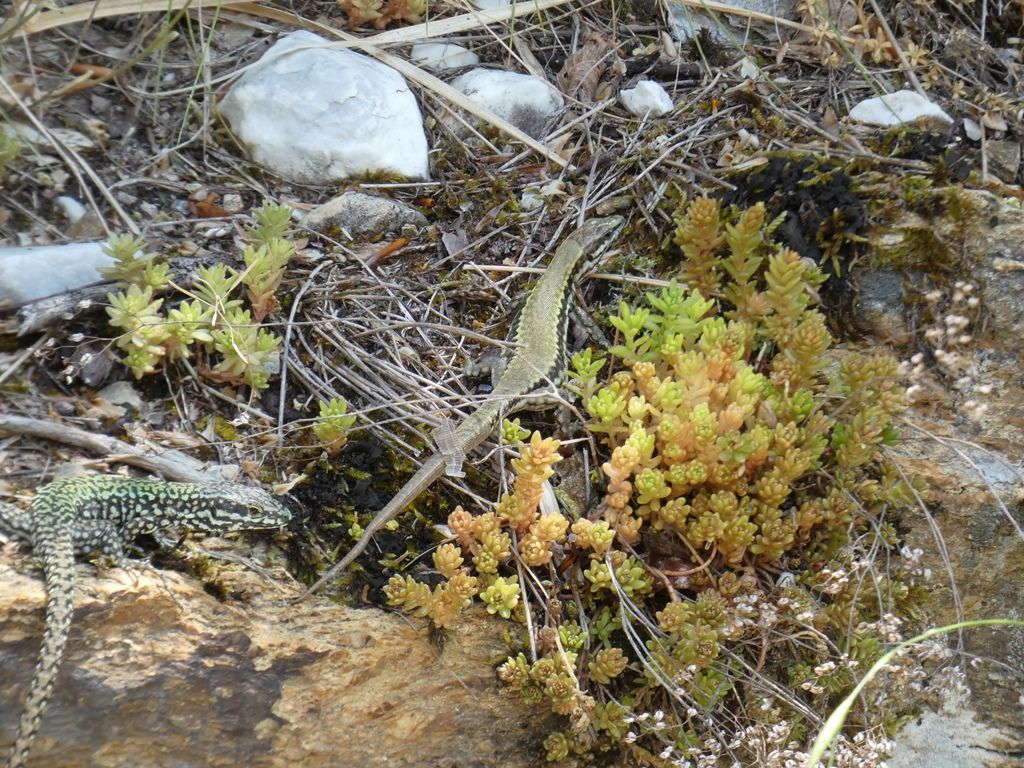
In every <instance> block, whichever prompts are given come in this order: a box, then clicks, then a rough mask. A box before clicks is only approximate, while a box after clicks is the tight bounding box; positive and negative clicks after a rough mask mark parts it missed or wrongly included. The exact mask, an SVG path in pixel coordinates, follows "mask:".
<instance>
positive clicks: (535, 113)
mask: <svg viewBox="0 0 1024 768" xmlns="http://www.w3.org/2000/svg"><path fill="white" fill-rule="evenodd" d="M451 86H452V88H454V89H455V90H457V91H460V92H462V93H463V94H465V95H466V97H467V98H468V99H469V100H470V101H472V102H474V103H475V104H478V105H480V106H481V107H484V108H485V109H488V110H490V111H491V112H493V113H494V114H496V115H497V116H498V117H500V118H503V119H505V120H507V121H508V122H510V123H512V125H514V126H515V127H516V128H518V129H520V130H521V131H523V132H525V133H527V134H529V135H530V136H532V137H534V138H537V137H538V136H542V135H543V134H544V129H545V126H546V123H547V121H548V120H549V119H550V118H551V117H553V116H554V115H556V114H557V113H558V112H559V111H560V110H561V109H562V107H563V106H564V104H565V100H564V99H563V98H562V94H560V93H559V92H558V91H557V90H555V88H554V87H553V86H552V85H551V84H550V83H548V82H547V81H545V80H541V79H540V78H537V77H534V76H533V75H520V74H518V73H516V72H506V71H504V70H501V69H484V68H479V69H472V70H470V71H469V72H466V73H465V74H463V75H459V76H458V77H457V78H455V79H454V80H452V82H451Z"/></svg>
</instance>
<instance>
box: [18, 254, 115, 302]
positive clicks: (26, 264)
mask: <svg viewBox="0 0 1024 768" xmlns="http://www.w3.org/2000/svg"><path fill="white" fill-rule="evenodd" d="M104 245H105V243H104V242H95V243H63V244H60V245H35V246H29V247H27V248H0V306H2V305H4V304H6V303H10V304H22V303H24V302H26V301H35V300H36V299H41V298H43V297H44V296H53V295H54V294H58V293H63V292H64V291H67V290H71V289H73V288H81V287H82V286H83V285H88V284H89V283H95V282H97V281H98V280H103V279H104V278H103V275H101V274H100V272H99V270H100V268H101V267H109V266H112V265H113V264H114V259H112V258H111V257H110V256H108V255H107V254H105V253H104V252H103V246H104Z"/></svg>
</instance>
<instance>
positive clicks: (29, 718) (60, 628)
mask: <svg viewBox="0 0 1024 768" xmlns="http://www.w3.org/2000/svg"><path fill="white" fill-rule="evenodd" d="M36 552H37V554H39V555H40V556H41V557H42V559H43V571H44V573H45V575H46V629H45V631H44V632H43V644H42V647H41V648H40V650H39V662H38V663H37V664H36V671H35V675H33V677H32V687H31V688H29V694H28V701H27V702H26V704H25V709H24V711H23V713H22V715H21V720H20V722H19V723H18V732H17V734H16V735H15V737H14V747H13V748H12V749H11V757H10V760H9V761H8V763H7V768H24V765H25V761H26V760H27V759H28V753H29V750H30V749H31V748H32V742H33V741H34V740H35V737H36V732H37V731H38V730H39V721H40V720H41V719H42V716H43V712H44V711H45V710H46V704H47V702H48V701H49V699H50V694H51V693H53V685H54V683H55V682H56V680H57V671H58V670H59V669H60V662H61V659H62V658H63V657H64V646H65V645H66V644H67V640H68V628H69V627H70V625H71V614H72V612H73V610H74V601H75V554H74V547H73V545H72V541H71V536H70V535H69V534H62V535H59V536H54V537H48V540H47V541H46V543H45V544H43V542H39V545H38V546H37V548H36Z"/></svg>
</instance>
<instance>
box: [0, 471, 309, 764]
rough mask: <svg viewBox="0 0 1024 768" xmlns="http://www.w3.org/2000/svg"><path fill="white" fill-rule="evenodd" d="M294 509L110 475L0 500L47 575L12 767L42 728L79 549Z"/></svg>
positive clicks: (249, 492) (3, 525)
mask: <svg viewBox="0 0 1024 768" xmlns="http://www.w3.org/2000/svg"><path fill="white" fill-rule="evenodd" d="M290 519H291V512H290V511H289V510H288V508H287V507H285V506H284V505H283V504H281V503H280V502H279V501H277V500H276V499H275V498H274V497H273V496H271V495H270V494H268V493H266V492H265V491H262V490H259V489H256V488H247V487H245V486H240V485H232V484H230V483H210V484H200V483H168V482H162V481H158V480H137V479H131V478H124V477H112V476H108V475H95V476H83V477H73V478H67V479H61V480H54V481H53V482H52V483H49V484H48V485H46V486H44V487H43V488H41V489H40V490H39V492H38V494H37V495H36V498H35V500H34V501H33V502H32V506H31V507H30V508H29V510H28V511H23V510H21V509H19V508H18V507H15V506H13V505H11V504H6V503H2V502H0V530H3V531H6V532H7V533H9V534H12V535H14V536H17V537H18V538H23V539H26V540H28V541H29V542H31V543H32V547H33V550H34V552H35V554H36V556H37V557H38V558H39V559H40V560H42V563H43V574H44V576H45V578H46V596H47V602H46V628H45V630H44V632H43V642H42V647H41V649H40V651H39V662H38V664H37V665H36V670H35V675H34V676H33V678H32V684H31V687H30V688H29V694H28V701H27V703H26V704H25V709H24V711H23V714H22V716H21V720H20V722H19V724H18V731H17V735H16V736H15V737H14V746H13V748H12V749H11V755H10V759H9V760H8V763H7V766H8V768H22V767H23V766H24V765H25V761H26V759H27V758H28V754H29V750H30V749H31V747H32V742H33V740H34V739H35V736H36V732H37V731H38V730H39V722H40V720H41V719H42V716H43V712H44V711H45V710H46V703H47V701H48V700H49V698H50V694H51V693H52V692H53V686H54V681H55V680H56V677H57V670H58V669H59V668H60V663H61V658H62V657H63V655H64V646H65V645H66V643H67V639H68V629H69V627H70V625H71V614H72V610H73V608H74V590H75V554H76V553H77V554H84V553H89V552H97V551H98V552H102V553H104V554H106V555H110V556H111V557H113V558H114V559H115V560H116V561H117V562H118V563H120V564H125V563H126V562H128V561H127V559H126V557H125V555H124V550H125V548H126V547H127V546H129V545H130V544H131V543H132V541H133V540H134V539H135V537H136V536H138V535H139V534H143V533H152V532H154V531H157V530H159V529H161V528H167V527H172V526H175V527H181V528H188V529H190V530H193V531H205V532H222V531H223V532H226V531H241V530H249V529H258V528H280V527H282V526H284V525H286V524H287V523H288V521H289V520H290Z"/></svg>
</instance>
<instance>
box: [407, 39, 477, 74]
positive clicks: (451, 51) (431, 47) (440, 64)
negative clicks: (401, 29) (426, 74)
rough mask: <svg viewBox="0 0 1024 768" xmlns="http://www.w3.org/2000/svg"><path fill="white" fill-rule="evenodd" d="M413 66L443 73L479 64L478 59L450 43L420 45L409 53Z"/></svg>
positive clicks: (459, 46)
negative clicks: (447, 70) (416, 65)
mask: <svg viewBox="0 0 1024 768" xmlns="http://www.w3.org/2000/svg"><path fill="white" fill-rule="evenodd" d="M409 58H410V59H411V60H412V62H413V63H414V64H418V65H419V66H421V67H426V68H427V69H432V70H434V71H435V72H443V71H444V70H446V69H458V68H459V67H472V66H475V65H477V64H479V63H480V57H479V56H477V55H476V54H475V53H473V52H472V51H469V50H467V49H465V48H463V47H462V46H461V45H454V44H452V43H420V44H419V45H414V46H413V47H412V50H411V51H409Z"/></svg>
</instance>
